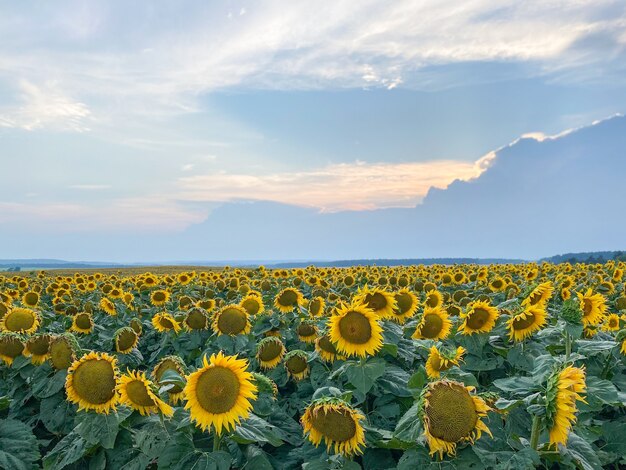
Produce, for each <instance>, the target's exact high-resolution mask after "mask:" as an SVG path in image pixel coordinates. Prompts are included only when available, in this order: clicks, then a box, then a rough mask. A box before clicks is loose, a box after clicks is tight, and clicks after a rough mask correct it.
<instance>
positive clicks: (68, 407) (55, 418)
mask: <svg viewBox="0 0 626 470" xmlns="http://www.w3.org/2000/svg"><path fill="white" fill-rule="evenodd" d="M74 415H75V412H74V407H73V405H72V404H71V403H70V402H68V401H67V400H66V399H65V397H63V396H62V395H60V394H57V395H53V396H51V397H48V398H44V399H43V400H41V403H40V404H39V419H40V420H41V422H42V423H43V425H44V426H45V427H46V429H47V430H48V431H50V432H51V433H54V434H65V433H67V432H69V431H71V430H72V428H73V427H74V425H73V419H74Z"/></svg>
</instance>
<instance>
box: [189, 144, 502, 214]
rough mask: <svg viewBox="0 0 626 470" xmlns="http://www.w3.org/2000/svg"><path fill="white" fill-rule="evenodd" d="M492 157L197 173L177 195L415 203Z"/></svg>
mask: <svg viewBox="0 0 626 470" xmlns="http://www.w3.org/2000/svg"><path fill="white" fill-rule="evenodd" d="M492 159H493V155H492V154H489V155H487V156H485V157H483V158H481V159H480V160H478V161H476V162H459V161H453V160H440V161H432V162H410V163H375V164H370V163H363V162H356V163H351V164H335V165H329V166H326V167H324V168H320V169H317V170H312V171H302V172H285V173H274V174H267V175H263V174H230V173H226V172H219V173H211V174H206V175H194V176H189V177H183V178H180V179H179V186H180V188H181V191H180V193H178V195H177V197H178V198H179V199H180V200H185V201H196V202H198V201H204V202H228V201H233V200H241V199H243V200H265V201H274V202H281V203H285V204H295V205H301V206H306V207H314V208H317V209H319V210H322V211H326V212H334V211H341V210H372V209H381V208H388V207H413V206H415V205H416V204H419V203H420V201H421V200H422V198H423V197H424V196H426V194H427V193H428V191H429V190H430V189H431V188H445V187H447V186H448V185H449V184H450V183H452V182H453V181H455V180H470V179H473V178H476V177H478V176H480V174H481V173H482V172H483V171H484V170H485V169H486V168H488V166H489V164H490V162H491V160H492Z"/></svg>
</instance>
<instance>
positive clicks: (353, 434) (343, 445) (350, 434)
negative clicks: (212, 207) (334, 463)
mask: <svg viewBox="0 0 626 470" xmlns="http://www.w3.org/2000/svg"><path fill="white" fill-rule="evenodd" d="M364 419H365V418H364V416H363V414H362V413H361V412H360V411H358V410H355V409H354V408H352V407H351V406H350V405H349V404H348V403H346V402H345V401H343V400H341V399H339V398H320V399H317V400H315V401H313V403H311V404H310V405H309V406H308V407H307V408H306V410H305V412H304V414H303V415H302V418H301V419H300V422H301V423H302V427H303V430H304V434H305V435H306V436H307V437H308V439H309V441H311V443H312V444H313V445H314V446H315V447H317V446H319V445H320V443H321V442H322V440H324V443H325V444H326V449H327V452H330V450H331V448H332V449H333V450H334V452H335V453H336V454H341V455H344V456H346V457H351V456H353V455H358V454H362V453H363V447H365V432H364V430H363V427H362V426H361V421H363V420H364Z"/></svg>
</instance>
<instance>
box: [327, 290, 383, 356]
mask: <svg viewBox="0 0 626 470" xmlns="http://www.w3.org/2000/svg"><path fill="white" fill-rule="evenodd" d="M394 301H395V299H394ZM382 332H383V329H382V327H381V325H380V323H379V322H378V318H377V315H376V314H375V313H374V312H373V311H372V310H371V309H369V308H367V307H366V306H365V305H362V304H358V303H354V304H352V305H341V306H340V307H338V308H337V309H336V310H335V313H333V315H332V316H331V317H330V318H329V319H328V335H329V336H330V340H331V341H332V342H333V344H335V347H336V348H337V350H338V351H339V352H340V353H341V354H344V355H346V356H349V357H350V356H360V357H365V356H368V355H372V354H376V352H378V350H380V348H382V346H383V334H382Z"/></svg>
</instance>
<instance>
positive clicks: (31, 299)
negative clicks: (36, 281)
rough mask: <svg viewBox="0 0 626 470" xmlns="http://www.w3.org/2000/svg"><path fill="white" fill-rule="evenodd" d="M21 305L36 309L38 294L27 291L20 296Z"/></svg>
mask: <svg viewBox="0 0 626 470" xmlns="http://www.w3.org/2000/svg"><path fill="white" fill-rule="evenodd" d="M22 303H23V304H24V305H26V306H27V307H31V308H32V307H36V306H37V305H38V304H39V293H38V292H35V291H28V292H26V293H25V294H24V295H23V296H22Z"/></svg>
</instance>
